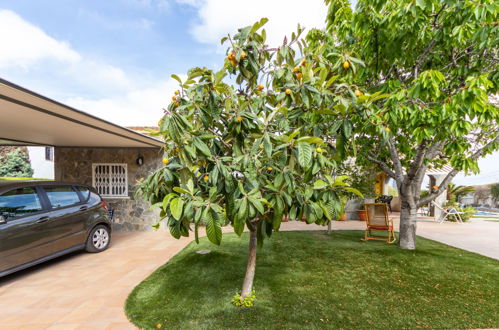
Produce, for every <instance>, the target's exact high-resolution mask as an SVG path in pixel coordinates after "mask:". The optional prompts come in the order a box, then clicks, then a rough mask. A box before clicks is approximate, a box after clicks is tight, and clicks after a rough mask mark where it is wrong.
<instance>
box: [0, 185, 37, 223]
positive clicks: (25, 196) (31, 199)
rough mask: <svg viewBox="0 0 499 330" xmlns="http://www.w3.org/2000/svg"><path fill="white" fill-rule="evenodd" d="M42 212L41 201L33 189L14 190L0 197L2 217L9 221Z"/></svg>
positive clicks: (0, 213)
mask: <svg viewBox="0 0 499 330" xmlns="http://www.w3.org/2000/svg"><path fill="white" fill-rule="evenodd" d="M41 210H42V205H41V204H40V199H39V198H38V195H37V193H36V190H35V189H34V188H32V187H25V188H18V189H14V190H11V191H8V192H6V193H3V194H2V195H0V215H3V217H4V218H5V219H7V220H9V219H13V218H18V217H22V216H24V215H28V214H31V213H36V212H40V211H41Z"/></svg>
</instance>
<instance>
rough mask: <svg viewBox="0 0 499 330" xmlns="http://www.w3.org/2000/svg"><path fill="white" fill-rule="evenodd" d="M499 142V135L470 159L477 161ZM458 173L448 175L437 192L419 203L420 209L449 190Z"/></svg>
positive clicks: (451, 172) (454, 171)
mask: <svg viewBox="0 0 499 330" xmlns="http://www.w3.org/2000/svg"><path fill="white" fill-rule="evenodd" d="M498 142H499V135H497V136H496V137H495V138H494V139H492V140H491V141H489V143H487V144H486V145H484V146H483V147H482V148H480V149H478V150H477V151H476V152H475V153H474V154H473V155H471V157H470V158H471V159H473V160H476V159H477V158H478V157H480V156H481V155H482V154H483V153H484V151H485V150H486V149H487V148H488V147H490V146H491V145H492V144H494V143H498ZM457 173H459V170H456V169H453V170H452V171H450V172H449V173H448V174H447V176H446V177H445V178H444V180H443V181H442V182H441V183H440V185H439V186H438V189H437V190H435V191H434V192H433V193H431V194H429V195H428V196H426V197H425V198H422V199H421V200H420V201H419V203H418V207H420V206H422V205H425V204H428V203H429V202H431V201H432V200H434V199H435V198H437V197H438V196H439V195H440V194H441V193H443V192H444V190H445V189H446V188H447V185H448V184H449V182H450V181H451V180H452V179H453V178H454V177H455V176H456V175H457Z"/></svg>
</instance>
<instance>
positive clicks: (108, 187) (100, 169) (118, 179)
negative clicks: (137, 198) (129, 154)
mask: <svg viewBox="0 0 499 330" xmlns="http://www.w3.org/2000/svg"><path fill="white" fill-rule="evenodd" d="M92 186H94V188H95V189H97V192H98V193H99V194H100V195H101V196H103V197H128V176H127V164H92Z"/></svg>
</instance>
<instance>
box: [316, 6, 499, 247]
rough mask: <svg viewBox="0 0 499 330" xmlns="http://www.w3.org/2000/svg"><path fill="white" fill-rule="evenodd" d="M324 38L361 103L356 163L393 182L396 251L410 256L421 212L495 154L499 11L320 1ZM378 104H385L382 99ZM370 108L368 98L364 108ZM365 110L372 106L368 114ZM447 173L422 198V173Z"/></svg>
mask: <svg viewBox="0 0 499 330" xmlns="http://www.w3.org/2000/svg"><path fill="white" fill-rule="evenodd" d="M326 2H327V3H328V5H329V12H328V17H327V24H328V25H327V31H328V33H329V38H330V39H331V40H334V42H333V45H334V47H335V48H336V49H338V51H341V52H343V53H342V54H343V55H342V56H344V57H346V58H347V59H348V57H349V56H351V55H355V56H357V57H359V58H361V59H363V60H365V66H362V65H359V64H357V63H356V62H355V61H353V60H352V61H351V63H349V65H350V66H351V67H352V69H356V70H357V71H358V74H357V75H356V76H355V78H356V79H357V80H356V81H357V83H358V84H359V85H360V86H361V88H363V89H365V90H367V91H368V92H369V94H371V95H376V94H378V93H381V94H380V95H379V97H380V99H379V100H376V101H374V102H371V103H370V102H369V101H368V100H367V99H365V96H360V97H359V98H358V103H360V104H364V105H368V106H367V107H364V108H360V107H352V108H351V112H350V113H351V115H350V117H349V119H350V120H351V122H352V123H353V124H354V126H355V128H354V129H355V132H356V135H355V140H356V141H355V144H356V145H357V146H358V148H359V150H358V154H360V155H361V156H363V159H366V160H368V161H369V162H372V163H375V164H377V165H378V166H379V168H380V169H381V170H382V171H384V172H385V173H386V174H388V175H389V176H390V177H392V178H393V179H395V181H396V182H397V188H398V190H399V195H400V199H401V216H400V246H401V247H402V248H403V249H415V248H416V214H417V209H418V207H420V206H422V205H426V204H428V203H429V202H430V201H432V200H434V199H435V198H436V197H437V196H438V195H440V194H441V193H442V192H443V191H444V190H445V189H446V187H447V185H448V184H449V182H451V180H452V178H453V177H454V176H455V175H456V174H457V173H458V172H459V171H465V172H478V170H479V169H478V165H477V159H478V158H480V157H483V156H485V155H486V154H488V153H491V152H492V151H494V150H497V149H498V147H499V135H498V131H499V127H498V120H499V110H498V108H497V105H493V104H491V103H490V102H489V95H491V94H494V93H496V91H497V89H498V88H497V87H498V86H497V84H498V77H499V73H498V59H499V54H498V47H497V46H498V42H499V34H498V31H499V26H498V24H497V22H498V13H499V10H498V9H499V7H498V6H499V5H498V3H497V2H496V1H493V0H480V1H477V0H460V1H455V0H444V1H441V0H416V1H414V0H401V1H387V0H359V1H357V6H356V10H355V11H353V10H352V9H351V7H350V4H349V2H348V1H346V0H326ZM382 96H383V97H382ZM372 100H373V99H372V98H371V101H372ZM369 103H370V104H369ZM444 164H449V165H451V166H452V168H453V170H452V171H451V172H450V173H449V174H448V175H447V176H446V177H445V179H444V180H443V181H442V183H441V184H439V187H438V189H436V190H435V191H434V192H432V193H430V194H429V195H428V196H426V197H423V198H420V190H421V183H422V181H423V178H424V177H425V173H426V170H427V169H428V168H439V167H441V166H442V165H444Z"/></svg>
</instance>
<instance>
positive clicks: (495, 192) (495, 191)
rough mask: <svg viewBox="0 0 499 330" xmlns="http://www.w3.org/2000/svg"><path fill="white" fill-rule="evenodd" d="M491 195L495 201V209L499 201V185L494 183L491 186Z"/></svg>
mask: <svg viewBox="0 0 499 330" xmlns="http://www.w3.org/2000/svg"><path fill="white" fill-rule="evenodd" d="M490 194H491V195H492V200H493V201H494V205H493V207H495V206H496V204H497V201H498V200H499V183H494V184H493V185H491V186H490Z"/></svg>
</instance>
